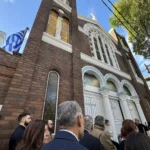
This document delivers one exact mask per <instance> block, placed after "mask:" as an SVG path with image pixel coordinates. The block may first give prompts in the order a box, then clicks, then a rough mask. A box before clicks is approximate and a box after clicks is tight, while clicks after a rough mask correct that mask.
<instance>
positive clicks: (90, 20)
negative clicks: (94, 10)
mask: <svg viewBox="0 0 150 150" xmlns="http://www.w3.org/2000/svg"><path fill="white" fill-rule="evenodd" d="M78 19H81V20H85V21H87V22H89V23H92V24H95V25H97V26H98V27H99V28H100V29H102V30H103V31H104V33H105V34H106V35H107V36H108V37H109V38H110V39H111V40H113V42H114V43H116V44H117V42H116V40H115V39H114V38H113V37H112V36H111V35H110V34H109V33H108V32H107V31H106V30H105V29H104V28H103V27H102V26H101V25H100V24H99V23H98V22H97V21H94V20H92V19H89V18H86V17H84V16H82V15H79V14H78Z"/></svg>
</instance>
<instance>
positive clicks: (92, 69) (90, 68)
mask: <svg viewBox="0 0 150 150" xmlns="http://www.w3.org/2000/svg"><path fill="white" fill-rule="evenodd" d="M85 73H90V74H92V75H94V76H96V78H97V79H98V80H99V82H100V87H104V86H105V80H104V76H103V74H102V73H101V72H100V71H99V70H98V69H97V68H95V67H93V66H85V67H83V68H82V82H83V84H84V74H85Z"/></svg>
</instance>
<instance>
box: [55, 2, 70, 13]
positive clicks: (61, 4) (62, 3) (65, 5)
mask: <svg viewBox="0 0 150 150" xmlns="http://www.w3.org/2000/svg"><path fill="white" fill-rule="evenodd" d="M54 2H56V3H57V4H58V5H60V6H62V7H63V8H64V9H66V10H67V11H69V12H71V11H72V8H71V7H70V6H68V5H67V4H65V3H64V2H63V1H61V0H54Z"/></svg>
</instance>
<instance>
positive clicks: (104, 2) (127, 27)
mask: <svg viewBox="0 0 150 150" xmlns="http://www.w3.org/2000/svg"><path fill="white" fill-rule="evenodd" d="M101 1H102V2H103V4H104V5H105V6H106V7H107V8H108V9H109V10H110V11H111V12H112V13H113V14H114V16H115V17H116V18H117V19H118V20H119V21H120V22H121V23H122V25H124V27H125V28H126V29H127V30H128V31H129V32H130V34H131V35H132V36H133V37H134V38H135V39H136V40H137V41H138V42H140V43H141V44H142V42H141V41H140V40H139V39H138V38H137V37H136V36H135V35H134V34H133V33H132V32H131V31H130V30H129V29H128V27H127V26H126V25H125V24H124V23H123V22H122V21H121V19H120V18H119V17H118V16H117V15H116V14H115V13H114V12H113V11H112V10H111V8H110V7H109V6H108V5H107V4H106V3H105V2H104V0H101Z"/></svg>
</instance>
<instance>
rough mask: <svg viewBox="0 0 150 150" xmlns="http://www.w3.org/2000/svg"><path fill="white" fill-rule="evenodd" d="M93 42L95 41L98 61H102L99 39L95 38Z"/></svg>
mask: <svg viewBox="0 0 150 150" xmlns="http://www.w3.org/2000/svg"><path fill="white" fill-rule="evenodd" d="M93 40H94V46H95V50H96V55H97V59H99V60H101V54H100V51H99V48H98V41H97V38H96V37H94V38H93Z"/></svg>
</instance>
